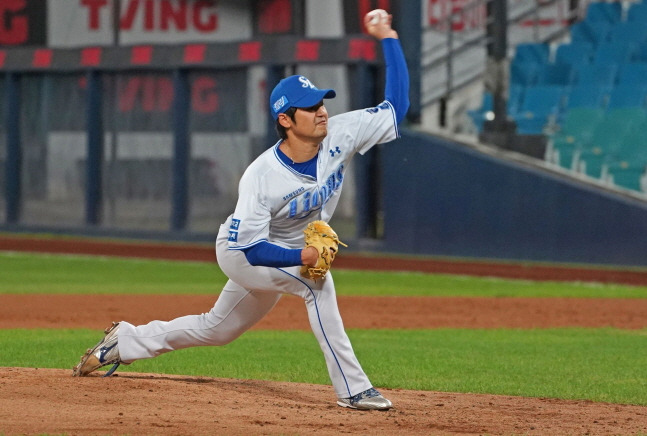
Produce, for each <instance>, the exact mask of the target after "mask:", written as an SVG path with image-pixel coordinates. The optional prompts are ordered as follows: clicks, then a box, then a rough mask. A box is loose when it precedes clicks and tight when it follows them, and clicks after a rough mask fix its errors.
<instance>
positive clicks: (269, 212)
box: [226, 101, 399, 249]
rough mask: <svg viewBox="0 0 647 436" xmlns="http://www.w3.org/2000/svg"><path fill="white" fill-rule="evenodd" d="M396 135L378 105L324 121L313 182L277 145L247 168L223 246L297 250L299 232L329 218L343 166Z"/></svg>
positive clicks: (389, 114) (391, 117)
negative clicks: (263, 243)
mask: <svg viewBox="0 0 647 436" xmlns="http://www.w3.org/2000/svg"><path fill="white" fill-rule="evenodd" d="M398 136H399V132H398V126H397V122H396V118H395V112H394V109H393V106H392V105H391V103H389V102H388V101H384V102H383V103H381V104H380V105H379V106H377V107H374V108H369V109H360V110H355V111H351V112H346V113H343V114H340V115H336V116H333V117H330V118H329V120H328V135H327V136H326V138H325V139H324V140H323V142H322V143H321V147H320V149H319V155H318V158H317V178H316V179H315V178H313V177H311V176H307V175H304V174H301V173H299V172H297V171H295V170H294V169H293V168H291V167H290V166H288V165H286V164H285V163H284V162H283V161H282V160H281V159H280V158H279V156H278V154H277V153H278V151H277V149H278V146H279V145H280V143H281V141H279V142H277V143H276V144H275V145H274V146H273V147H271V148H270V149H268V150H266V151H265V152H264V153H263V154H261V155H260V156H259V157H258V158H257V159H256V160H255V161H254V162H252V164H251V165H250V166H249V167H248V168H247V170H246V171H245V173H244V174H243V176H242V178H241V180H240V184H239V188H238V191H239V192H238V195H239V199H238V203H237V204H236V209H235V211H234V213H233V214H232V215H231V216H230V217H229V218H228V220H227V223H226V224H228V226H229V248H230V249H245V248H248V247H250V246H252V245H254V244H257V243H259V242H261V241H268V242H271V243H273V244H276V245H280V246H282V247H284V248H301V247H303V230H304V229H305V227H306V226H307V224H308V223H309V222H311V221H314V220H319V219H321V220H324V221H326V222H327V221H328V220H330V218H331V217H332V214H333V212H334V211H335V208H336V207H337V203H338V202H339V196H340V194H341V187H342V184H343V182H344V174H345V172H346V169H347V168H348V164H349V162H350V160H351V158H352V157H353V155H354V154H355V153H356V152H359V153H360V154H364V153H365V152H366V151H368V150H369V149H370V148H371V147H372V146H373V145H375V144H381V143H385V142H389V141H392V140H394V139H396V138H397V137H398Z"/></svg>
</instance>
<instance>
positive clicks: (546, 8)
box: [421, 0, 583, 108]
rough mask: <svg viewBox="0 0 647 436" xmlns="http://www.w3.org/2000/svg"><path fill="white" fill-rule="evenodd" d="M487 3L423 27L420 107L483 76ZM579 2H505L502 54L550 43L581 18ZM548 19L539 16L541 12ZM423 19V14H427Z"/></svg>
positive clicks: (471, 4) (485, 0) (478, 2)
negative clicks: (505, 41) (528, 44)
mask: <svg viewBox="0 0 647 436" xmlns="http://www.w3.org/2000/svg"><path fill="white" fill-rule="evenodd" d="M491 1H492V0H475V1H472V2H469V3H468V4H466V5H465V6H463V7H462V8H460V9H457V10H455V11H452V12H451V13H449V14H447V16H445V17H440V18H438V19H436V20H435V22H434V23H433V24H432V25H426V26H424V27H423V32H422V50H421V82H422V84H421V106H422V108H425V107H428V106H431V105H434V104H436V103H438V102H439V101H440V100H441V99H448V98H450V97H451V95H452V94H453V93H454V92H455V91H457V90H460V89H461V88H463V87H465V86H467V85H470V84H472V83H474V82H475V81H477V80H480V79H482V78H483V76H484V74H485V71H486V58H487V46H488V44H490V43H491V38H490V37H489V36H488V34H487V31H486V29H487V26H488V25H494V26H496V25H498V23H493V22H492V21H491V20H493V18H490V17H488V14H487V8H488V4H489V3H490V2H491ZM582 7H583V5H582V4H579V5H577V4H574V2H573V0H545V1H538V0H532V1H525V0H522V1H514V0H508V20H507V23H506V25H507V26H508V52H509V53H510V56H512V53H514V47H516V45H517V44H519V43H522V42H530V41H533V42H550V41H554V40H557V39H559V38H562V37H564V36H565V35H566V34H567V33H568V24H569V23H571V22H572V21H573V20H575V19H577V17H578V16H581V11H582ZM547 13H548V14H549V15H550V14H551V13H553V14H555V16H553V17H552V18H542V16H545V15H546V14H547ZM428 15H429V14H428Z"/></svg>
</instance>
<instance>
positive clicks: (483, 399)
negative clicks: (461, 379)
mask: <svg viewBox="0 0 647 436" xmlns="http://www.w3.org/2000/svg"><path fill="white" fill-rule="evenodd" d="M382 392H383V393H384V394H385V395H386V396H388V397H389V398H390V399H391V400H392V401H393V403H394V405H395V408H394V409H392V410H390V411H387V412H376V411H371V412H360V411H356V410H349V409H344V408H341V407H339V406H337V405H336V403H335V396H334V393H333V391H332V388H331V387H330V386H321V385H307V384H299V383H279V382H267V381H255V380H228V379H214V378H204V377H188V376H171V375H150V374H135V373H122V374H119V375H118V376H115V377H111V378H107V379H106V378H100V377H98V376H90V377H86V378H73V377H71V371H64V370H59V369H42V368H41V369H31V368H0V433H2V434H7V435H14V434H42V433H46V434H59V433H63V434H70V435H97V434H106V435H122V434H129V435H153V434H154V435H181V434H186V435H188V434H196V435H198V434H205V435H206V434H211V435H222V434H225V435H261V434H262V435H279V434H290V435H306V434H307V435H309V434H317V435H339V434H366V435H368V434H379V435H429V434H452V435H473V434H490V435H501V434H505V435H513V434H532V435H584V434H587V435H630V434H645V433H647V408H646V407H640V406H630V405H617V404H605V403H593V402H589V401H562V400H552V399H542V398H522V397H510V396H496V395H471V394H469V395H466V394H454V393H441V392H428V391H408V390H399V389H382Z"/></svg>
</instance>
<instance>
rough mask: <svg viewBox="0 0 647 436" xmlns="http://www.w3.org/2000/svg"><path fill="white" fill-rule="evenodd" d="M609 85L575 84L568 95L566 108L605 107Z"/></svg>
mask: <svg viewBox="0 0 647 436" xmlns="http://www.w3.org/2000/svg"><path fill="white" fill-rule="evenodd" d="M609 89H610V88H607V87H601V86H592V85H590V84H584V85H577V84H576V85H574V86H573V87H572V88H571V89H570V90H569V91H568V93H567V95H566V102H565V110H569V109H573V108H582V107H588V108H604V107H605V106H606V100H607V97H608V93H609Z"/></svg>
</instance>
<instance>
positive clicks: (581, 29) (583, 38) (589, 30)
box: [569, 21, 612, 46]
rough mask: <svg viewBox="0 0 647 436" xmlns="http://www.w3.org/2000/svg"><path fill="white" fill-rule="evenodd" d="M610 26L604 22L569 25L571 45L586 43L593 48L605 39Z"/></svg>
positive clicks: (581, 22)
mask: <svg viewBox="0 0 647 436" xmlns="http://www.w3.org/2000/svg"><path fill="white" fill-rule="evenodd" d="M611 27H612V25H611V24H610V23H606V22H600V23H590V22H588V21H578V22H576V23H574V24H572V25H571V27H570V29H569V33H570V35H571V43H573V42H577V43H586V44H591V45H593V46H596V45H598V44H599V43H600V42H602V41H605V40H606V39H607V35H608V34H609V31H610V30H611Z"/></svg>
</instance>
